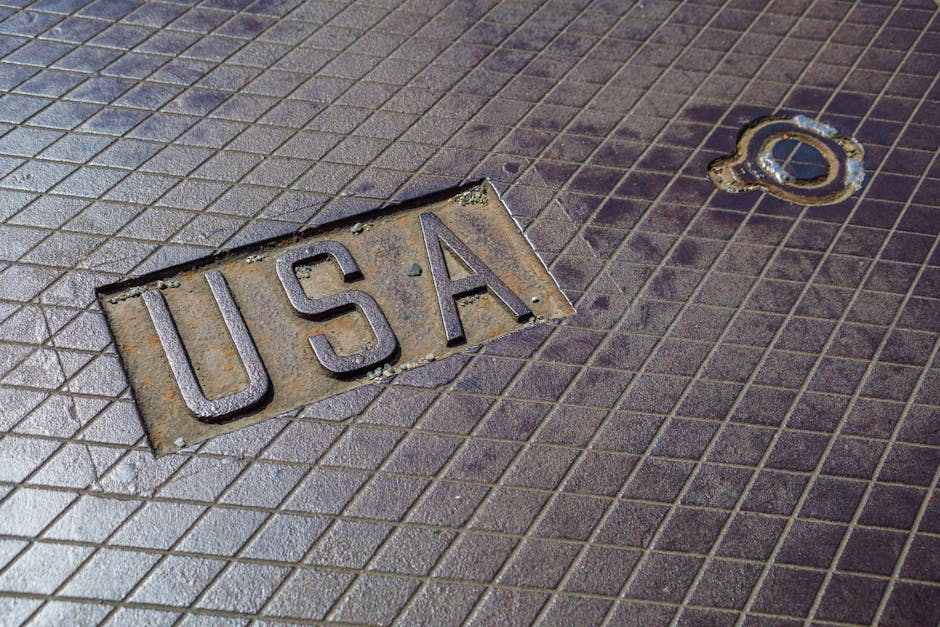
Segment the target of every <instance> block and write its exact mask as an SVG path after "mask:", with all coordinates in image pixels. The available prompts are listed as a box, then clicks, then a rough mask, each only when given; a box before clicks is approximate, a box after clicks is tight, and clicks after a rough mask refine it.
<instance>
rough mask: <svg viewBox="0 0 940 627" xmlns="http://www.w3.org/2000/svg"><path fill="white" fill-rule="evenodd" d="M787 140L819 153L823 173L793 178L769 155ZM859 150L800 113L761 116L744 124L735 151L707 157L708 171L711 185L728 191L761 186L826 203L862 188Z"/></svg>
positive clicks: (789, 197)
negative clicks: (728, 154) (708, 161)
mask: <svg viewBox="0 0 940 627" xmlns="http://www.w3.org/2000/svg"><path fill="white" fill-rule="evenodd" d="M791 139H792V140H797V141H800V142H804V143H806V144H808V145H810V146H812V147H813V148H815V149H816V150H817V151H819V154H820V155H822V157H823V159H824V160H825V162H826V166H827V167H826V172H825V174H823V175H821V176H817V177H814V178H809V179H805V178H798V177H796V176H794V175H792V174H791V173H790V172H787V170H786V169H785V168H784V167H783V166H782V165H780V164H779V163H778V162H777V160H776V159H774V156H773V150H774V147H775V146H776V145H777V144H778V143H780V142H782V141H785V140H791ZM864 154H865V151H864V149H863V148H862V146H861V144H859V143H858V142H857V141H856V140H855V139H853V138H851V137H846V136H845V135H841V134H840V133H839V132H838V131H836V129H834V128H833V127H831V126H829V125H827V124H822V123H820V122H817V121H815V120H812V119H810V118H808V117H806V116H803V115H797V116H795V117H793V118H783V117H766V118H760V119H758V120H755V121H754V122H752V123H751V124H749V125H748V126H747V127H745V129H744V130H743V131H742V132H741V136H740V137H739V138H738V150H737V152H736V153H735V154H734V155H731V156H729V157H722V158H720V159H716V160H715V161H713V162H712V163H711V164H710V165H709V168H708V173H709V176H710V177H711V179H712V181H714V183H715V185H717V186H718V187H719V188H721V189H723V190H725V191H728V192H743V191H748V190H757V189H763V190H765V191H766V192H767V193H769V194H771V195H773V196H776V197H777V198H782V199H784V200H789V201H791V202H795V203H799V204H802V205H827V204H832V203H836V202H839V201H841V200H845V199H846V198H848V197H849V196H851V195H852V194H853V193H854V192H855V190H857V189H859V188H860V187H861V186H862V181H863V180H864V178H865V170H864V168H863V166H862V156H863V155H864Z"/></svg>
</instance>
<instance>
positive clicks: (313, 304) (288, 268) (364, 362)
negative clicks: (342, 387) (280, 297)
mask: <svg viewBox="0 0 940 627" xmlns="http://www.w3.org/2000/svg"><path fill="white" fill-rule="evenodd" d="M325 257H332V258H333V259H335V260H336V263H337V264H338V265H339V269H340V272H342V273H343V279H344V280H346V281H351V280H353V279H356V278H359V277H361V276H362V272H361V271H360V270H359V265H358V264H357V263H356V260H355V259H353V256H352V253H350V252H349V249H348V248H346V247H345V246H343V245H342V244H340V243H339V242H335V241H332V240H327V241H322V242H314V243H313V244H309V245H307V246H303V247H301V248H296V249H294V250H291V251H288V252H286V253H284V254H283V255H281V256H280V257H279V258H278V260H277V276H278V278H279V279H280V281H281V285H282V286H283V288H284V291H285V292H286V293H287V298H288V300H290V303H291V305H292V306H293V307H294V309H296V310H297V312H298V313H299V314H300V315H302V316H304V317H305V318H310V319H312V320H322V319H323V318H326V317H328V316H332V315H335V314H337V313H341V312H344V311H349V310H351V309H354V308H356V307H358V308H359V310H360V311H361V312H362V314H363V315H364V316H365V317H366V320H367V321H368V323H369V326H370V327H371V328H372V333H373V334H374V335H375V345H374V346H373V347H372V348H369V349H367V350H364V351H362V352H359V353H354V354H352V355H337V354H336V351H335V350H333V346H332V344H330V341H329V340H328V339H326V337H325V336H324V335H323V334H322V333H321V334H318V335H314V336H312V337H311V338H310V346H311V347H312V348H313V352H314V354H315V355H316V356H317V359H318V360H320V363H321V364H322V365H323V367H324V368H326V369H327V370H329V371H330V372H333V373H335V374H341V375H345V374H353V373H356V372H361V371H363V370H366V369H368V368H371V367H374V366H376V365H378V364H381V363H382V362H384V361H386V360H387V359H388V358H389V357H391V356H392V355H393V354H394V353H395V351H396V349H397V348H398V338H397V337H396V336H395V332H394V331H392V327H391V325H389V323H388V319H386V317H385V313H384V312H383V311H382V308H381V307H379V304H378V303H377V302H375V299H374V298H372V297H371V296H370V295H368V294H366V293H365V292H362V291H359V290H348V291H346V292H340V293H338V294H333V295H331V296H324V297H323V298H310V297H309V296H307V294H306V293H305V292H304V289H303V286H302V285H301V284H300V280H299V279H298V278H297V274H296V273H295V271H294V267H295V266H297V265H298V264H300V263H305V262H311V261H318V260H320V259H323V258H325Z"/></svg>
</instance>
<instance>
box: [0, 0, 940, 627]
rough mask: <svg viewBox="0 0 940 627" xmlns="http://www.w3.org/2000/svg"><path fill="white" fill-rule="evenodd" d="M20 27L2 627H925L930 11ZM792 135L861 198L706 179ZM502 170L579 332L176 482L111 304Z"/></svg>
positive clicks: (196, 7) (933, 154) (931, 209)
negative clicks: (151, 429)
mask: <svg viewBox="0 0 940 627" xmlns="http://www.w3.org/2000/svg"><path fill="white" fill-rule="evenodd" d="M20 5H22V6H20ZM0 15H2V17H3V21H2V22H0V54H2V59H0V89H2V90H3V95H2V97H0V132H2V135H0V430H2V431H0V432H2V435H0V615H2V616H3V620H4V621H6V623H11V624H18V623H20V622H21V621H28V620H33V621H35V622H36V623H37V624H93V623H98V622H110V623H111V624H122V625H123V624H154V625H156V624H173V623H176V622H179V623H181V624H196V623H203V622H207V623H212V624H220V623H233V624H244V623H247V622H249V621H250V620H252V619H253V618H259V619H260V620H262V621H263V622H270V623H274V622H277V621H278V620H289V621H293V622H312V621H316V620H320V619H324V618H325V619H328V620H335V621H347V622H367V623H387V622H390V621H393V620H395V619H398V620H400V621H401V622H403V623H412V624H455V623H459V622H461V621H468V622H474V623H479V624H494V623H500V624H504V623H527V622H531V621H536V620H538V621H542V622H545V623H547V624H555V623H566V622H567V623H569V624H573V623H578V624H584V623H602V622H605V621H606V622H607V623H608V624H637V625H640V624H642V625H656V624H668V623H670V622H672V623H675V624H681V625H689V624H707V625H724V624H728V625H731V624H745V625H752V624H755V625H757V624H760V625H765V624H781V625H783V624H800V623H803V622H807V621H813V622H814V623H827V622H829V623H873V622H874V623H883V624H887V625H934V624H936V623H937V621H938V620H940V498H938V497H937V494H936V490H937V481H938V477H940V357H938V347H940V251H938V248H937V244H938V234H940V195H938V194H940V162H938V160H937V153H938V146H940V86H938V74H940V71H938V70H940V18H938V6H937V3H936V2H934V1H933V0H912V1H903V2H889V1H884V2H881V1H874V0H871V1H864V2H839V1H837V0H825V1H824V0H774V1H772V2H765V1H764V0H739V1H734V0H729V1H727V2H717V1H711V2H708V1H697V2H692V1H688V2H669V1H661V0H644V1H641V2H635V3H630V2H627V1H625V0H595V1H591V0H548V1H547V2H533V1H523V0H506V1H502V2H497V1H495V0H473V1H470V0H466V1H465V0H455V1H454V2H446V1H445V0H411V1H407V0H406V1H404V2H399V1H397V0H370V1H369V2H357V3H349V2H331V1H326V2H321V1H312V0H311V1H310V2H300V1H298V0H258V1H257V2H251V1H250V0H206V1H205V2H202V3H190V2H179V3H176V2H155V3H150V4H143V3H140V2H134V1H132V0H98V1H97V2H81V1H77V0H38V1H36V2H28V1H26V0H24V1H22V2H18V1H15V0H14V1H11V0H2V1H0ZM773 113H785V114H796V113H802V114H804V115H807V116H809V117H812V118H816V119H818V120H820V121H822V122H825V123H827V124H831V125H833V126H835V127H837V128H838V129H839V130H840V131H842V132H844V133H846V134H849V135H853V136H855V137H856V138H857V139H858V140H859V141H860V142H861V143H862V144H863V145H864V147H865V151H866V154H865V169H866V181H865V184H864V187H863V188H862V190H861V191H860V192H858V193H856V194H855V195H854V196H852V197H851V198H850V199H849V200H848V201H845V202H842V203H839V204H837V205H827V206H816V207H803V206H796V205H792V204H789V203H786V202H784V201H781V200H777V199H774V198H772V197H770V196H769V195H765V194H761V193H758V192H748V193H744V194H728V193H726V192H722V191H719V190H717V189H716V188H715V187H714V185H713V184H712V182H711V181H710V180H709V178H708V175H707V166H708V164H709V162H710V161H711V160H713V159H715V158H716V157H719V156H722V155H725V154H729V153H731V152H733V150H734V146H735V141H736V137H737V133H738V131H739V130H740V128H741V127H742V126H743V125H744V124H746V123H747V122H749V121H751V120H753V119H755V118H757V117H761V116H765V115H769V114H773ZM481 176H488V177H490V178H491V179H492V180H493V182H494V184H495V185H496V186H497V188H498V189H499V190H500V191H501V192H502V194H503V197H504V198H505V200H506V202H507V204H508V205H509V207H510V210H511V211H512V212H513V214H514V216H515V217H516V218H517V220H518V221H519V223H520V224H521V225H522V226H523V227H524V229H525V231H526V234H527V235H528V237H529V238H530V240H531V241H532V243H533V244H534V245H535V247H536V249H537V250H538V251H539V252H540V254H541V256H542V257H543V259H544V260H545V261H546V263H548V265H549V266H550V268H551V270H552V271H553V273H554V274H555V276H556V277H557V279H558V280H559V282H560V283H561V286H562V288H563V289H564V290H565V292H566V293H567V295H568V296H569V297H570V298H571V300H572V302H573V303H574V304H575V305H576V307H577V309H578V314H577V315H576V316H575V317H574V318H572V319H570V320H569V321H567V322H566V323H564V324H561V325H557V326H548V327H539V328H535V329H531V330H528V331H524V332H521V333H519V334H517V335H515V336H512V337H511V338H509V339H507V340H502V341H499V342H496V343H494V344H491V345H489V346H487V347H486V348H484V349H482V350H479V351H476V352H467V353H465V354H463V355H459V356H456V357H453V358H450V359H447V360H443V361H440V362H435V363H434V364H432V365H430V366H428V367H427V368H424V369H421V370H416V371H412V372H409V373H407V374H406V375H403V376H401V377H399V378H398V379H397V380H396V381H395V382H394V383H393V384H391V385H375V386H369V387H365V388H360V389H358V390H355V391H353V392H350V393H347V394H346V395H344V396H342V397H339V398H336V399H332V400H329V401H326V402H322V403H320V404H317V405H313V406H310V407H307V408H305V409H303V410H302V411H300V412H299V413H298V415H296V416H294V417H286V418H282V419H272V420H269V421H267V422H264V423H261V424H259V425H256V426H254V427H251V428H249V429H246V430H243V431H239V432H237V433H235V434H232V435H228V436H223V437H220V438H217V439H215V440H211V441H209V442H207V443H205V444H204V445H202V446H200V447H198V448H197V449H196V450H195V451H194V452H192V453H190V454H181V455H169V456H166V457H163V458H160V459H159V460H156V459H154V457H153V455H152V454H151V452H150V449H149V447H148V446H147V443H146V439H145V437H144V433H143V431H142V429H141V425H140V421H139V417H138V416H137V414H136V412H135V409H134V404H133V402H132V401H131V397H130V392H129V388H128V385H127V381H126V379H125V377H124V375H123V374H122V371H121V369H120V366H119V363H118V361H117V358H116V353H115V350H114V345H113V343H112V342H111V339H110V334H109V332H108V330H107V328H106V327H105V325H104V321H103V317H102V314H101V312H100V309H99V307H98V305H97V304H96V303H95V301H94V293H93V290H94V288H95V287H96V286H98V285H102V284H106V283H111V282H113V281H115V280H118V279H121V278H124V277H127V276H135V275H139V274H142V273H145V272H148V271H151V270H155V269H159V268H162V267H165V266H168V265H172V264H174V263H178V262H181V261H184V260H188V259H194V258H198V257H202V256H204V255H206V254H208V253H211V252H212V251H213V250H216V249H219V248H230V247H232V246H236V245H239V244H243V243H248V242H252V241H256V240H259V239H262V238H265V237H269V236H272V235H276V234H282V233H289V232H293V231H296V230H297V229H299V228H301V227H302V226H304V225H305V224H308V223H309V222H311V221H312V220H314V219H319V218H322V217H323V216H328V215H331V214H332V213H333V212H338V211H346V210H349V209H351V208H353V209H354V208H366V207H374V206H377V205H380V204H382V203H385V202H388V201H392V200H398V199H404V198H410V197H413V196H416V195H420V194H423V193H426V192H428V191H433V190H438V189H442V188H445V187H449V186H452V185H454V184H457V183H459V182H460V181H462V180H465V179H468V178H477V177H481Z"/></svg>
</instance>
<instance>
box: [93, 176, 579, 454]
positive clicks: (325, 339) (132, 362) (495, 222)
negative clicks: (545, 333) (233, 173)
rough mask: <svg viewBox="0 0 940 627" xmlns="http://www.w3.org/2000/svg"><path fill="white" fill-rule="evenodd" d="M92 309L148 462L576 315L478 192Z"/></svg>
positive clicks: (371, 216) (444, 197)
mask: <svg viewBox="0 0 940 627" xmlns="http://www.w3.org/2000/svg"><path fill="white" fill-rule="evenodd" d="M416 267H417V268H418V270H416V269H415V268H416ZM98 300H99V302H100V303H101V306H102V308H103V310H104V312H105V315H106V317H107V319H108V324H109V325H110V327H111V330H112V332H113V333H114V338H115V342H116V345H117V349H118V353H119V354H120V356H121V360H122V362H123V364H124V367H125V370H126V372H127V374H128V377H129V379H130V382H131V387H132V389H133V392H134V397H135V400H136V402H137V406H138V408H139V410H140V413H141V417H142V418H143V421H144V424H145V426H146V428H147V433H148V436H149V438H150V442H151V444H152V445H153V447H154V449H155V451H156V453H157V454H158V455H162V454H165V453H170V452H175V451H177V450H179V449H180V448H182V447H183V446H190V445H193V444H197V443H198V442H201V441H203V440H205V439H207V438H209V437H212V436H215V435H220V434H222V433H227V432H231V431H234V430H236V429H239V428H241V427H245V426H248V425H251V424H254V423H256V422H259V421H260V420H263V419H265V418H270V417H273V416H278V415H283V414H285V413H287V412H290V411H292V410H295V409H297V408H298V407H301V406H303V405H305V404H307V403H311V402H315V401H319V400H323V399H325V398H329V397H331V396H334V395H336V394H338V393H341V392H345V391H348V390H350V389H352V388H355V387H358V386H361V385H367V384H369V383H372V382H374V381H376V380H388V379H390V378H392V377H394V376H395V375H396V374H398V373H400V372H402V371H405V370H411V369H413V368H418V367H420V366H422V365H425V364H427V363H429V362H431V361H436V360H438V359H441V358H443V357H447V356H448V355H451V354H454V353H456V352H458V351H460V350H463V349H464V348H465V347H467V346H476V345H480V344H484V343H486V342H489V341H491V340H493V339H496V338H498V337H501V336H503V335H506V334H508V333H511V332H514V331H517V330H519V329H523V328H525V327H528V326H532V325H534V324H539V323H542V322H544V321H546V320H556V319H560V318H565V317H567V316H570V315H572V314H573V313H574V309H573V308H572V307H571V304H570V303H569V302H568V300H567V299H566V298H565V296H564V295H563V294H562V293H561V291H560V290H559V288H558V286H557V284H556V283H555V281H554V279H553V278H552V277H551V275H550V274H549V272H548V270H547V269H546V268H545V266H544V265H543V264H542V261H541V260H540V259H539V257H538V255H536V253H535V251H534V250H533V249H532V247H531V245H530V244H529V242H528V240H527V239H526V237H525V235H524V234H523V233H522V231H521V230H520V229H519V227H518V225H516V223H515V222H514V221H513V219H512V217H511V216H510V215H509V212H508V210H507V209H506V206H505V205H504V204H503V203H502V201H501V200H500V198H499V196H498V194H497V193H496V190H495V189H494V188H493V186H492V185H491V184H490V183H489V182H488V181H481V182H477V183H474V184H470V185H465V186H463V187H459V188H455V189H452V190H447V191H445V192H441V193H438V194H434V195H431V196H426V197H423V198H420V199H416V200H413V201H409V202H408V203H405V204H402V205H397V206H391V207H386V208H384V209H377V210H374V211H368V212H363V213H356V214H353V215H348V216H343V217H341V218H338V219H337V220H333V221H330V222H328V223H325V224H320V225H318V226H316V227H314V228H312V229H310V230H308V231H306V232H303V233H299V234H295V235H291V236H287V237H280V238H275V239H272V240H268V241H265V242H261V243H258V244H254V245H251V246H247V247H243V248H240V249H236V250H233V251H227V252H223V253H219V254H217V255H213V256H211V257H209V258H206V259H202V260H199V261H196V262H191V263H188V264H185V265H182V266H175V267H172V268H168V269H166V270H162V271H159V272H156V273H152V274H149V275H146V276H143V277H139V278H136V279H133V280H129V281H123V282H120V283H116V284H112V285H109V286H105V287H102V288H100V289H99V290H98Z"/></svg>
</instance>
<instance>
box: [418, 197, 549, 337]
mask: <svg viewBox="0 0 940 627" xmlns="http://www.w3.org/2000/svg"><path fill="white" fill-rule="evenodd" d="M421 231H422V233H423V234H424V245H425V247H426V248H427V252H428V263H429V265H430V266H431V275H432V277H433V278H434V289H435V290H437V301H438V303H439V305H440V308H441V319H442V320H443V322H444V333H445V334H446V336H447V343H448V344H456V343H457V342H462V341H465V340H466V336H465V334H464V330H463V323H462V322H461V321H460V314H459V313H458V312H457V301H456V299H458V298H460V297H462V296H469V295H471V294H475V293H477V292H482V291H484V290H486V289H487V288H488V289H489V290H490V291H491V292H493V294H494V295H496V297H497V298H499V299H500V300H501V301H503V304H504V305H506V307H508V308H509V310H510V311H511V312H512V313H513V314H514V315H515V316H516V318H517V319H519V320H523V319H525V318H526V317H528V316H531V315H532V310H530V309H529V308H528V307H527V306H526V304H525V303H523V302H522V300H520V299H519V297H518V296H516V295H515V293H513V291H512V290H511V289H509V288H508V287H507V286H506V284H505V283H503V282H502V281H501V280H500V278H499V277H498V276H496V273H494V272H493V271H492V270H490V269H489V268H488V267H487V266H486V264H484V263H483V262H482V261H480V258H479V257H477V256H476V255H475V254H473V251H471V250H470V249H469V248H468V247H467V245H466V244H464V243H463V242H462V241H461V240H460V238H458V237H457V236H456V235H454V233H453V231H451V230H450V229H448V228H447V227H446V226H445V225H444V223H443V222H441V219H440V218H438V217H437V216H436V215H434V214H433V213H422V214H421ZM442 245H446V246H447V247H448V248H449V249H450V250H451V251H453V252H454V254H455V255H457V256H458V257H459V258H460V260H461V261H462V262H463V263H464V265H466V266H467V267H468V268H469V269H470V270H471V272H473V274H471V275H470V276H467V277H463V278H460V279H457V280H453V279H451V278H450V272H449V271H448V270H447V262H446V261H445V259H444V249H443V248H442Z"/></svg>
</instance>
